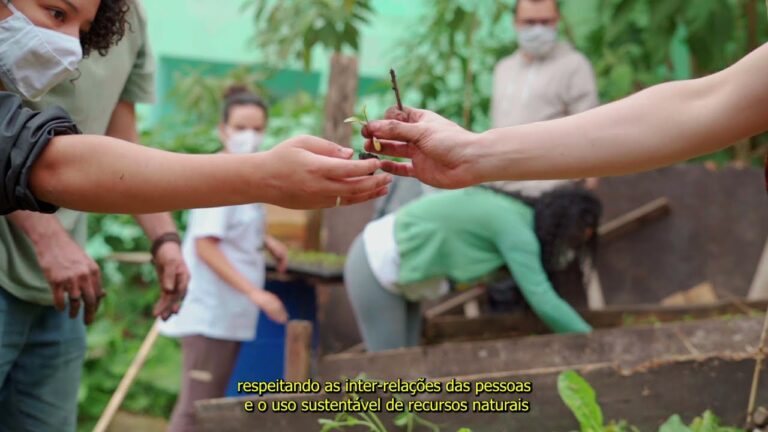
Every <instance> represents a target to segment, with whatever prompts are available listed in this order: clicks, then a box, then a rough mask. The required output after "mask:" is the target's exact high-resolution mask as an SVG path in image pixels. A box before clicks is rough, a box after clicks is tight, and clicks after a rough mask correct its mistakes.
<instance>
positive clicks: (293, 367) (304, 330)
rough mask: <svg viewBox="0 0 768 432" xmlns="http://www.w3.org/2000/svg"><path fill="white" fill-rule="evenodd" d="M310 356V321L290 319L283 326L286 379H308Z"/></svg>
mask: <svg viewBox="0 0 768 432" xmlns="http://www.w3.org/2000/svg"><path fill="white" fill-rule="evenodd" d="M311 358H312V323H311V322H310V321H303V320H291V321H289V322H288V325H287V326H286V328H285V360H284V361H285V369H284V375H285V380H286V381H304V380H307V379H309V376H310V372H309V367H310V360H311Z"/></svg>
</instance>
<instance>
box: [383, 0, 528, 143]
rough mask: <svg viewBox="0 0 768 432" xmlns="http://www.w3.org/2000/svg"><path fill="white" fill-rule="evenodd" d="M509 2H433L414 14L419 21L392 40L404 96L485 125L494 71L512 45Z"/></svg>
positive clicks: (463, 120)
mask: <svg viewBox="0 0 768 432" xmlns="http://www.w3.org/2000/svg"><path fill="white" fill-rule="evenodd" d="M513 5H514V1H512V0H504V1H493V2H473V1H457V0H436V1H433V2H431V5H430V7H429V8H427V9H428V11H427V12H425V14H424V16H421V17H418V18H417V20H416V21H417V22H419V25H418V26H414V27H412V28H411V29H410V30H409V31H408V32H406V34H407V36H404V37H403V39H402V40H401V41H399V42H398V43H397V44H396V48H395V55H394V56H393V59H392V63H393V65H394V66H395V69H397V71H398V77H399V78H400V85H401V89H402V91H403V92H404V96H405V95H411V94H415V95H416V100H415V101H414V102H412V103H414V104H415V105H416V106H420V107H425V108H429V109H432V110H435V111H437V112H439V113H441V114H442V115H444V116H446V117H448V118H450V119H452V120H454V121H456V122H459V123H460V124H463V125H464V126H465V127H467V128H470V129H476V130H483V129H487V128H489V127H490V120H489V117H488V110H489V105H490V96H491V84H492V71H493V68H494V65H495V64H496V62H497V61H498V60H499V59H501V58H502V57H504V56H505V55H508V54H510V53H512V51H513V50H514V48H515V44H514V43H512V42H511V29H510V22H511V19H512V17H511V10H512V7H513ZM505 36H508V37H505ZM405 97H406V98H408V96H405Z"/></svg>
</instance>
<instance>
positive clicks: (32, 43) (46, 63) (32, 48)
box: [0, 2, 83, 101]
mask: <svg viewBox="0 0 768 432" xmlns="http://www.w3.org/2000/svg"><path fill="white" fill-rule="evenodd" d="M6 6H7V7H8V9H10V10H11V12H12V13H13V15H11V16H10V17H8V18H6V19H4V20H2V21H0V81H2V83H3V85H4V86H5V88H6V90H8V91H12V92H14V93H18V94H19V95H20V96H22V97H24V98H26V99H28V100H32V101H36V100H39V99H40V98H41V97H42V96H43V95H44V94H45V93H47V92H48V90H50V89H51V88H53V87H54V86H55V85H56V84H58V83H60V82H62V81H63V80H65V79H66V78H67V77H69V76H71V75H72V73H73V72H74V71H75V70H76V69H77V66H78V65H79V64H80V61H81V60H82V59H83V50H82V47H81V46H80V40H79V39H77V38H75V37H72V36H67V35H65V34H62V33H59V32H55V31H53V30H48V29H45V28H42V27H38V26H36V25H34V24H33V23H32V21H30V20H29V18H27V17H26V16H24V14H22V13H21V12H19V11H18V10H17V9H16V8H15V7H14V6H13V5H12V4H11V3H10V2H8V3H6Z"/></svg>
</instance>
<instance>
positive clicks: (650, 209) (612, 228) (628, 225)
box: [598, 197, 670, 242]
mask: <svg viewBox="0 0 768 432" xmlns="http://www.w3.org/2000/svg"><path fill="white" fill-rule="evenodd" d="M669 211H670V207H669V200H668V199H667V198H666V197H662V198H658V199H655V200H653V201H651V202H649V203H648V204H645V205H643V206H641V207H638V208H637V209H635V210H632V211H630V212H628V213H625V214H623V215H621V216H619V217H617V218H616V219H613V220H611V221H609V222H606V223H605V224H603V225H601V226H600V228H599V229H598V234H599V235H600V241H601V242H607V241H611V240H614V239H616V238H618V237H621V236H623V235H625V234H627V233H629V232H632V231H634V230H636V229H638V228H640V227H641V226H643V225H646V224H647V223H649V222H651V221H654V220H656V219H659V218H661V217H662V216H666V215H667V214H669Z"/></svg>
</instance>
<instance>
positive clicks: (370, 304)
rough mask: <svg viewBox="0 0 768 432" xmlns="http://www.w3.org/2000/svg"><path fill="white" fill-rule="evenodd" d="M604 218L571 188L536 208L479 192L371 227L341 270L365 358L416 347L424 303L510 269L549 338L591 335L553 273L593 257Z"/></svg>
mask: <svg viewBox="0 0 768 432" xmlns="http://www.w3.org/2000/svg"><path fill="white" fill-rule="evenodd" d="M601 212H602V206H601V204H600V202H599V200H598V199H597V198H596V197H595V196H594V195H593V194H592V193H590V192H588V191H584V190H580V189H575V188H564V189H557V190H554V191H551V192H549V193H546V194H544V195H542V196H541V197H540V198H538V199H536V200H535V201H531V200H529V199H524V198H520V197H517V196H515V195H512V194H506V193H503V192H500V191H495V190H492V189H490V188H487V187H475V188H468V189H460V190H452V191H445V192H439V193H436V194H433V195H430V196H427V197H425V198H422V199H420V200H418V201H415V202H412V203H409V204H408V205H406V206H405V207H403V208H401V209H400V210H398V211H397V212H395V213H392V214H390V215H387V216H385V217H383V218H381V219H377V220H375V221H373V222H371V223H369V224H368V225H367V226H366V227H365V229H364V230H363V232H362V233H361V234H360V235H359V236H358V237H357V238H356V239H355V241H354V242H353V244H352V246H351V248H350V250H349V253H348V255H347V262H346V265H345V269H344V281H345V284H346V286H347V290H348V293H349V297H350V300H351V303H352V307H353V309H354V311H355V316H356V318H357V322H358V325H359V327H360V330H361V332H362V336H363V341H364V342H365V345H366V347H367V349H368V351H370V352H376V351H382V350H386V349H394V348H400V347H405V346H413V345H417V344H418V342H419V338H420V332H421V314H420V308H419V306H420V304H419V302H420V301H421V300H424V299H433V298H436V297H439V296H441V295H443V294H445V293H447V292H448V291H449V284H448V281H452V282H455V283H460V284H467V283H473V282H477V281H480V280H482V279H484V278H486V277H487V276H489V275H491V274H493V273H494V272H496V271H498V270H499V269H502V268H504V267H506V269H508V270H509V272H510V273H511V275H512V277H513V278H514V279H515V282H516V283H517V286H518V287H519V290H520V293H521V294H522V296H523V298H524V299H525V301H526V302H527V304H528V306H530V308H531V309H532V310H533V312H534V313H535V314H536V315H537V316H538V317H539V318H540V319H541V320H542V321H543V322H544V323H545V324H546V325H547V326H548V327H549V328H551V329H552V330H553V331H555V332H558V333H567V332H578V333H585V332H589V331H591V330H592V329H591V327H590V326H589V324H587V323H586V322H585V321H584V320H583V319H582V318H581V316H579V314H578V313H577V312H576V311H575V310H574V309H573V308H572V307H571V306H570V305H569V304H568V303H566V302H565V301H564V300H563V299H562V298H561V297H560V296H559V295H558V294H557V292H556V291H555V290H554V288H553V287H552V284H551V283H550V280H549V277H548V273H551V272H554V271H557V270H559V269H563V268H564V267H565V266H566V265H568V264H569V263H570V262H572V261H573V260H574V259H575V258H577V257H584V256H586V255H585V252H591V253H594V251H595V247H596V240H597V239H596V232H597V224H598V221H599V219H600V214H601Z"/></svg>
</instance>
